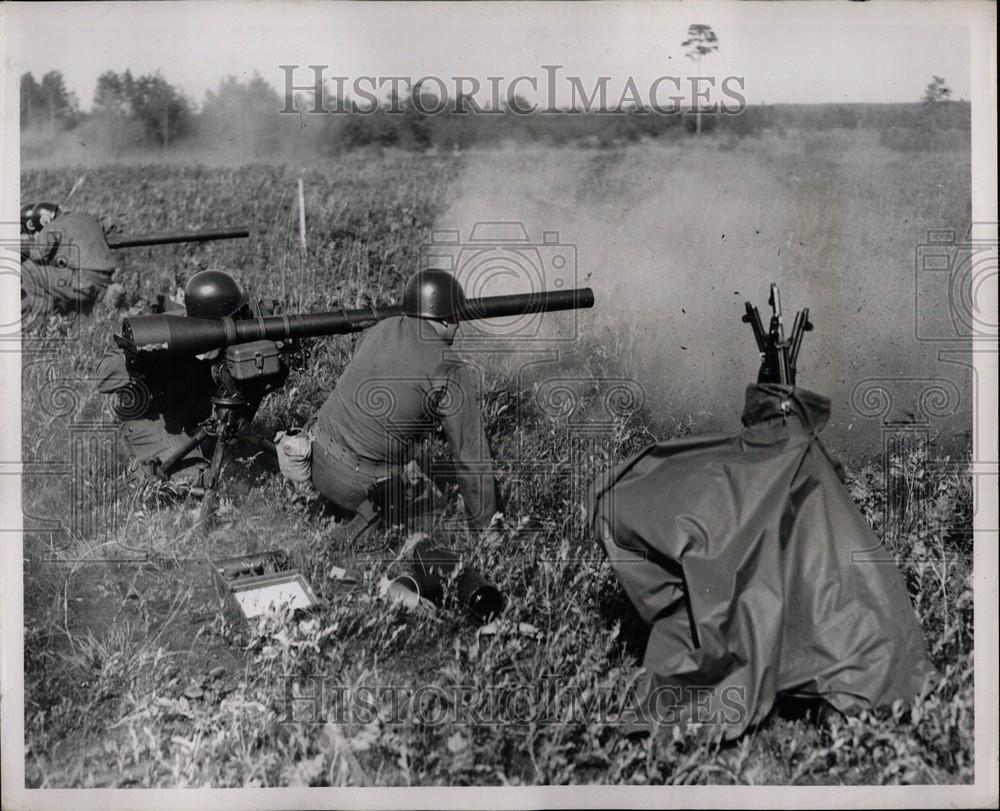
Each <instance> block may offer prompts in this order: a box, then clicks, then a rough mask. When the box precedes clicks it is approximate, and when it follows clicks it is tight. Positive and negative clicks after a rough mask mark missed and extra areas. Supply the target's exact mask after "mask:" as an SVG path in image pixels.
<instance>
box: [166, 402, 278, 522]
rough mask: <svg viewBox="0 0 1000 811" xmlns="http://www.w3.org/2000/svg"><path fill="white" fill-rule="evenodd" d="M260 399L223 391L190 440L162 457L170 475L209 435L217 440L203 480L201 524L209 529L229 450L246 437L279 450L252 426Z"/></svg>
mask: <svg viewBox="0 0 1000 811" xmlns="http://www.w3.org/2000/svg"><path fill="white" fill-rule="evenodd" d="M256 410H257V403H255V402H252V401H250V400H248V399H247V398H246V397H243V396H242V395H240V394H229V393H220V394H217V395H216V396H215V397H213V398H212V416H211V417H209V418H208V419H207V420H205V422H203V423H202V424H201V425H199V426H198V430H197V431H196V432H195V434H194V436H192V437H191V438H190V439H189V440H188V441H187V442H185V443H184V444H183V445H182V446H181V447H179V448H177V449H176V450H175V451H174V452H173V453H171V454H170V455H168V456H167V457H165V458H164V459H162V460H161V461H160V465H159V469H160V471H161V472H162V473H164V474H167V475H169V472H170V470H171V468H172V467H173V466H174V465H176V464H177V463H178V462H180V461H181V459H183V458H184V457H185V456H187V455H188V454H189V453H191V451H193V450H194V449H195V448H197V447H198V446H199V445H201V443H202V442H204V441H205V440H206V439H214V440H215V448H214V449H213V451H212V460H211V463H210V464H209V467H208V470H207V471H206V474H205V477H204V479H203V481H202V488H201V489H202V492H203V496H202V501H201V508H200V509H199V511H198V522H197V526H200V527H202V528H203V529H207V528H208V526H209V524H210V522H211V519H212V514H213V513H214V511H215V501H216V496H217V493H218V486H219V480H220V477H221V474H222V466H223V464H224V463H225V460H226V451H227V450H228V449H229V447H230V446H231V445H232V444H233V443H234V442H236V441H238V440H243V441H244V442H247V443H249V444H250V445H253V446H255V447H257V448H260V449H261V450H265V451H268V452H269V453H275V448H274V443H273V442H270V441H268V440H266V439H264V437H262V436H260V435H259V434H256V433H254V431H252V430H251V428H250V423H251V421H252V420H253V415H254V412H255V411H256Z"/></svg>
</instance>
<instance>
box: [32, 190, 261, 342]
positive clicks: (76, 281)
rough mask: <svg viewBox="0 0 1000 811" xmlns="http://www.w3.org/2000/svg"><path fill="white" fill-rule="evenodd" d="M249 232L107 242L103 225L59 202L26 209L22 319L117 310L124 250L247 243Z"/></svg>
mask: <svg viewBox="0 0 1000 811" xmlns="http://www.w3.org/2000/svg"><path fill="white" fill-rule="evenodd" d="M249 234H250V232H249V231H248V230H247V229H246V228H223V229H216V230H210V231H176V232H168V233H163V234H144V235H139V236H124V237H123V236H115V237H114V238H112V239H110V240H109V238H108V235H107V234H105V232H104V228H103V227H102V225H101V223H100V221H99V220H98V219H97V218H96V217H95V216H94V215H92V214H87V213H84V212H80V211H73V212H69V213H62V212H61V211H60V209H59V206H57V205H56V204H55V203H34V204H30V203H29V204H27V205H25V206H22V207H21V319H22V322H24V323H25V325H27V324H29V323H30V319H32V318H34V317H38V316H46V315H48V314H49V313H52V312H56V313H61V314H64V315H71V314H88V313H90V312H92V311H93V309H94V307H95V305H97V304H98V303H99V302H101V301H102V300H103V301H105V302H107V304H108V305H109V306H110V307H118V306H119V305H120V304H121V302H122V300H123V298H124V296H125V288H124V287H123V286H122V285H121V283H119V282H116V281H114V275H115V272H116V271H117V270H118V268H119V263H118V261H117V258H116V256H115V252H116V251H117V250H119V249H121V248H136V247H142V246H147V245H169V244H173V243H178V242H208V241H213V240H224V239H242V238H245V237H247V236H249Z"/></svg>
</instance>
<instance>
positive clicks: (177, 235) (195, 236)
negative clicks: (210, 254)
mask: <svg viewBox="0 0 1000 811" xmlns="http://www.w3.org/2000/svg"><path fill="white" fill-rule="evenodd" d="M249 236H250V230H249V229H248V228H218V229H214V230H211V231H165V232H163V233H162V234H142V235H141V236H136V237H119V238H118V239H109V240H108V247H109V248H113V249H115V250H117V249H118V248H141V247H143V246H145V245H171V244H173V243H175V242H212V241H213V240H217V239H246V238H247V237H249Z"/></svg>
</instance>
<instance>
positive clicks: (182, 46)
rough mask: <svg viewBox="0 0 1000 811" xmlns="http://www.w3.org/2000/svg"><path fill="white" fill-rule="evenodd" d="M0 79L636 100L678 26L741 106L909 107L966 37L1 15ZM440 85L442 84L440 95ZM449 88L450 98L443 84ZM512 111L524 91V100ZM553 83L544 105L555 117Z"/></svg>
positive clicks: (783, 24)
mask: <svg viewBox="0 0 1000 811" xmlns="http://www.w3.org/2000/svg"><path fill="white" fill-rule="evenodd" d="M5 5H6V6H7V11H8V12H9V15H10V16H9V18H8V23H9V25H8V29H9V32H8V33H9V36H10V37H11V43H10V45H11V47H10V48H9V49H8V57H7V58H8V60H9V62H8V65H9V67H11V68H12V69H13V70H14V71H16V72H17V73H18V74H20V73H22V72H24V71H30V72H32V73H33V74H34V75H35V76H36V78H38V77H40V76H41V74H43V73H45V72H46V71H48V70H59V71H62V73H63V74H64V76H65V77H66V80H67V84H68V85H69V88H70V89H71V90H72V91H73V92H75V93H76V94H77V97H78V99H79V101H80V103H81V106H82V107H83V108H84V109H87V108H89V106H90V103H91V100H92V98H93V93H94V87H95V84H96V80H97V77H98V75H99V74H100V73H102V72H103V71H106V70H114V71H123V70H125V69H126V68H128V69H130V70H131V71H132V73H133V74H136V75H138V74H145V73H151V72H154V71H160V72H162V74H163V76H164V77H165V78H166V79H167V80H168V81H170V82H172V83H174V84H176V85H178V86H180V87H181V88H182V89H183V90H184V92H185V93H186V94H187V95H188V96H189V97H191V98H192V99H193V100H195V101H196V102H197V101H200V100H201V99H202V98H203V97H204V93H205V91H206V90H208V89H212V88H215V87H216V86H217V85H218V82H219V80H220V79H221V78H222V77H223V76H226V75H235V76H237V77H239V78H246V77H249V76H251V75H252V74H253V73H254V72H256V73H259V74H260V75H261V76H263V77H264V78H265V79H266V80H267V81H269V82H270V83H271V84H272V85H274V86H275V87H276V88H277V89H278V90H279V91H280V90H282V89H283V84H284V73H283V72H282V71H281V70H280V69H279V67H278V66H279V65H281V64H292V65H301V66H302V68H301V69H299V70H298V71H296V73H295V74H294V75H295V76H296V77H297V79H298V77H301V78H302V81H303V83H304V82H306V81H308V76H309V73H308V69H307V68H306V67H305V66H307V65H311V64H321V65H327V66H329V68H328V69H327V71H326V75H329V76H333V75H342V76H347V77H349V80H352V79H353V78H354V77H357V76H362V75H374V76H409V77H414V78H419V77H420V76H424V75H436V76H441V77H445V78H446V79H447V78H448V77H454V76H458V75H468V76H473V77H478V78H480V80H481V81H482V83H483V84H484V85H485V84H486V77H487V76H494V75H499V76H503V77H505V79H506V81H509V80H510V79H512V78H513V77H515V76H517V75H522V74H526V75H529V76H535V77H538V81H539V83H540V85H541V86H542V87H543V88H544V75H545V74H544V72H543V69H542V67H541V66H542V65H561V66H563V68H562V74H563V75H577V76H580V77H581V79H582V80H583V82H584V85H585V86H587V87H590V86H591V85H592V83H593V82H594V81H596V79H597V77H598V76H601V75H607V76H610V77H612V78H611V83H610V85H609V87H610V90H611V95H614V93H616V92H619V90H620V88H621V87H623V86H624V83H625V81H626V79H627V77H629V76H632V77H635V80H636V83H637V85H638V86H639V87H640V89H641V90H642V92H645V89H646V88H648V86H649V84H650V83H651V82H652V81H653V80H655V79H656V78H657V77H658V76H664V75H666V76H681V77H683V76H687V75H690V74H691V73H693V72H695V70H694V63H693V62H692V61H691V60H689V59H687V58H686V57H685V55H684V51H685V49H684V48H682V47H681V43H682V42H683V40H684V39H686V33H687V28H688V26H689V25H690V24H692V23H706V24H709V25H711V26H712V27H713V29H714V31H715V32H716V34H717V36H718V38H719V50H718V52H717V53H715V54H712V55H711V56H709V57H706V59H705V60H704V62H703V63H702V65H701V69H700V73H701V74H703V75H712V76H716V77H720V80H721V77H724V76H727V75H734V76H742V77H743V82H744V86H743V87H744V90H743V92H744V95H745V96H746V98H747V100H748V101H749V102H750V103H762V102H765V103H782V102H784V103H815V102H841V103H843V102H898V101H918V100H919V99H920V96H921V94H922V92H923V89H924V87H925V86H926V85H927V83H928V82H929V81H930V79H931V76H932V75H935V74H936V75H939V76H943V77H945V79H946V80H947V82H948V84H949V85H950V87H951V88H952V91H953V94H954V98H969V95H970V74H969V71H970V53H969V31H968V28H967V25H968V23H967V22H963V20H964V19H967V18H966V17H964V16H963V10H964V9H966V8H968V6H966V4H964V3H959V2H951V3H939V4H927V3H920V2H891V3H843V2H837V3H823V2H820V3H808V4H805V3H804V4H799V3H763V4H759V3H739V4H730V3H724V2H712V3H694V2H687V1H685V2H617V3H604V2H593V3H547V2H546V3H521V2H511V3H407V4H402V3H398V4H397V3H348V2H343V3H337V2H323V3H318V2H302V1H301V0H292V2H282V3H276V2H266V1H258V2H244V3H239V4H234V3H230V2H225V1H216V2H191V3H183V4H179V3H170V2H149V3H110V2H98V3H55V4H50V3H8V4H5ZM449 82H450V79H449ZM452 84H453V83H452ZM521 90H522V95H524V96H525V97H527V98H529V99H531V98H532V97H533V95H534V94H533V93H532V92H531V89H530V88H529V87H528V86H526V85H524V84H522V85H521ZM566 93H568V85H566V84H565V83H560V84H559V86H558V89H557V101H558V102H559V103H566V102H567V101H568V96H566V95H565V94H566Z"/></svg>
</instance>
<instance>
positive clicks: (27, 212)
mask: <svg viewBox="0 0 1000 811" xmlns="http://www.w3.org/2000/svg"><path fill="white" fill-rule="evenodd" d="M59 214H60V208H59V206H57V205H56V204H55V203H27V204H26V205H23V206H21V233H22V234H37V233H38V232H39V231H41V230H42V229H43V228H45V226H46V225H48V224H49V223H50V222H51V221H52V220H54V219H55V218H56V217H58V216H59Z"/></svg>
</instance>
